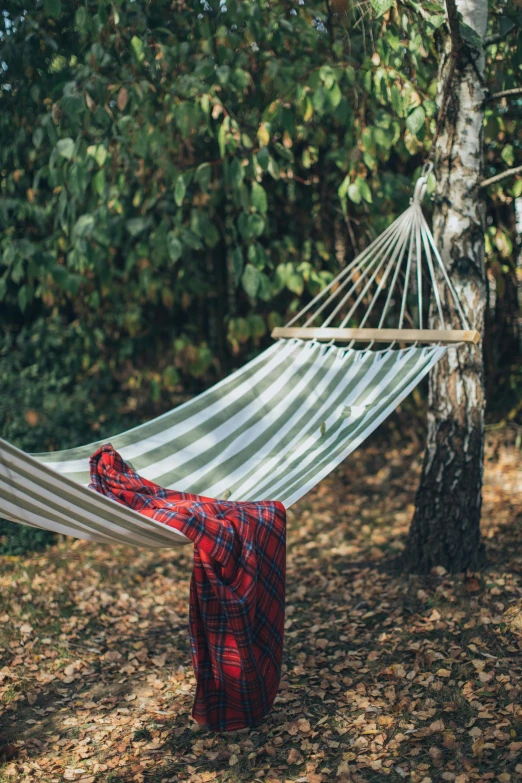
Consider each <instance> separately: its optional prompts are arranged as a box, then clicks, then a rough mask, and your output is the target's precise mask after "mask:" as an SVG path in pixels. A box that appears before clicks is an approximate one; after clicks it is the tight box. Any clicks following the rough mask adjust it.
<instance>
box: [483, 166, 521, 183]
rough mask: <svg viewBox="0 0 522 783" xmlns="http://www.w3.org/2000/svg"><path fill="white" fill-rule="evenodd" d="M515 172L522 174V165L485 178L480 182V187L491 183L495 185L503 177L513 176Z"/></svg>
mask: <svg viewBox="0 0 522 783" xmlns="http://www.w3.org/2000/svg"><path fill="white" fill-rule="evenodd" d="M515 174H522V166H515V168H514V169H506V171H503V172H502V173H501V174H495V176H494V177H490V178H489V179H485V180H483V181H482V182H481V183H480V185H479V188H487V187H489V185H494V184H495V183H496V182H500V181H501V180H503V179H507V178H508V177H513V176H514V175H515Z"/></svg>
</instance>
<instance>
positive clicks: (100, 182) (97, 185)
mask: <svg viewBox="0 0 522 783" xmlns="http://www.w3.org/2000/svg"><path fill="white" fill-rule="evenodd" d="M93 184H94V189H95V191H96V193H97V194H98V195H99V196H101V195H102V193H103V192H104V190H105V172H104V171H103V169H101V170H100V171H98V172H97V173H96V174H95V176H94V179H93Z"/></svg>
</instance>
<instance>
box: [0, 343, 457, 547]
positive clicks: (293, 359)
mask: <svg viewBox="0 0 522 783" xmlns="http://www.w3.org/2000/svg"><path fill="white" fill-rule="evenodd" d="M445 350H446V348H445V347H443V346H433V345H432V346H429V347H417V346H413V347H411V348H408V349H405V350H393V349H391V348H389V349H387V350H385V351H380V352H377V351H371V350H366V351H358V350H353V349H351V348H348V349H342V348H338V347H336V346H334V345H327V346H325V345H321V344H320V343H317V342H314V341H310V342H304V341H301V340H295V339H292V340H280V341H278V342H276V343H274V345H272V346H271V347H270V348H268V350H266V351H264V352H263V353H262V354H260V355H259V356H258V357H257V358H256V359H254V360H253V361H251V362H249V363H248V364H246V365H245V366H244V367H242V368H241V369H240V370H238V371H237V372H235V373H233V374H232V375H230V376H228V377H227V378H225V379H224V380H223V381H221V382H220V383H218V384H216V385H215V386H213V387H212V388H211V389H209V390H208V391H206V392H204V393H203V394H201V395H199V396H198V397H195V398H194V399H192V400H190V401H189V402H186V403H184V404H183V405H180V406H179V407H177V408H175V409H174V410H172V411H169V412H168V413H165V414H163V416H159V417H158V418H156V419H153V420H152V421H149V422H147V423H146V424H143V425H141V426H139V427H136V428H134V429H131V430H129V431H127V432H124V433H122V434H120V435H116V436H115V437H112V438H107V439H105V440H103V441H98V442H96V443H91V444H89V445H87V446H82V447H80V448H76V449H68V450H66V451H57V452H51V453H45V454H35V455H32V456H31V455H28V454H25V453H23V452H22V451H19V450H18V449H16V448H14V447H13V446H11V445H10V444H8V443H6V442H5V441H2V440H0V516H1V517H3V518H5V519H9V520H12V521H14V522H19V523H22V524H25V525H30V526H33V527H39V528H44V529H47V530H53V531H56V532H59V533H65V534H67V535H73V536H75V537H76V538H83V539H87V540H92V541H114V542H120V543H125V544H134V545H137V546H144V547H171V546H173V545H176V544H186V543H189V541H188V539H187V538H186V537H185V536H184V535H183V534H182V533H180V532H178V531H177V530H174V529H172V528H168V527H165V526H163V525H161V523H159V522H156V521H155V520H153V519H149V518H146V517H144V516H142V515H140V514H139V513H138V512H136V511H133V510H132V509H128V508H125V507H124V506H122V505H120V504H118V503H116V502H115V501H113V500H110V499H109V498H106V497H103V496H102V495H99V494H97V493H95V492H93V491H92V490H90V489H88V488H87V484H88V483H89V464H88V461H89V457H90V455H91V454H92V453H93V452H94V451H96V450H97V449H98V448H99V447H100V446H101V445H102V444H103V443H107V442H110V443H111V444H112V446H113V447H114V448H115V449H116V450H117V451H118V452H119V453H120V454H121V456H122V457H123V459H125V460H126V461H128V462H130V463H131V464H132V466H133V468H134V469H135V470H136V471H137V472H138V473H139V474H140V475H141V476H143V477H144V478H147V479H149V480H150V481H153V482H154V483H156V484H159V485H160V486H162V487H165V488H168V489H176V490H179V491H184V492H192V493H196V494H202V495H206V496H207V497H215V498H228V499H230V500H267V499H269V500H279V501H281V502H282V503H283V504H284V505H285V506H286V507H288V506H291V505H292V504H293V503H295V502H296V500H298V499H299V498H300V497H302V496H303V495H304V494H305V493H306V492H308V490H309V489H311V488H312V487H313V486H314V485H315V484H317V483H318V482H319V481H320V480H321V479H322V478H323V477H324V476H326V475H327V474H328V473H330V471H332V470H333V469H334V468H335V467H336V466H337V465H338V464H339V463H340V462H342V460H344V459H345V458H346V457H347V456H348V454H350V453H351V452H352V451H353V450H354V449H356V448H357V446H359V445H360V444H361V443H362V442H363V441H364V439H365V438H366V437H368V435H369V434H370V433H371V432H372V431H373V430H374V429H375V428H376V427H377V426H378V425H379V424H380V423H381V422H382V421H383V420H384V419H385V418H386V417H387V416H388V415H389V414H390V413H391V412H392V411H393V410H394V409H395V408H396V407H397V405H399V403H400V402H401V401H402V400H403V399H404V398H405V397H406V396H407V395H408V394H409V393H410V391H411V390H412V389H413V388H414V387H415V386H416V385H417V384H418V383H419V382H420V380H421V379H422V378H423V377H424V376H425V375H426V373H428V372H429V370H430V368H431V367H432V366H433V365H434V364H435V362H437V361H438V360H439V359H440V357H441V356H442V355H443V354H444V352H445Z"/></svg>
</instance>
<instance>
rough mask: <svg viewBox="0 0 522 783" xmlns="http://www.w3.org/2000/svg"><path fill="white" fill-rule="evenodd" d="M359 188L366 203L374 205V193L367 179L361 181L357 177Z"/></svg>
mask: <svg viewBox="0 0 522 783" xmlns="http://www.w3.org/2000/svg"><path fill="white" fill-rule="evenodd" d="M356 182H357V187H358V188H359V193H360V194H361V196H362V197H363V199H364V200H365V201H367V202H368V204H371V203H372V192H371V190H370V188H369V186H368V183H367V182H366V180H365V179H361V177H357V180H356Z"/></svg>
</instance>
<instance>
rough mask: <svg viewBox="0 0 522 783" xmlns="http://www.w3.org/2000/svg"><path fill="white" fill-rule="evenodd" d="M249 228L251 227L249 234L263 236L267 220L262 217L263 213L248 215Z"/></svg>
mask: <svg viewBox="0 0 522 783" xmlns="http://www.w3.org/2000/svg"><path fill="white" fill-rule="evenodd" d="M248 228H249V235H250V236H252V237H258V236H261V234H262V233H263V231H264V229H265V221H264V219H263V218H262V217H261V215H257V214H254V215H249V216H248Z"/></svg>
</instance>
